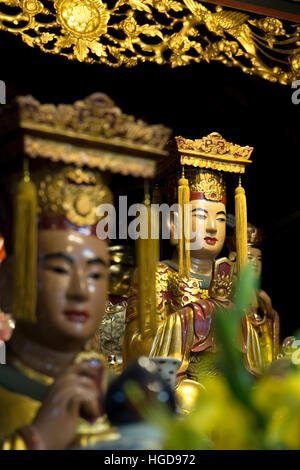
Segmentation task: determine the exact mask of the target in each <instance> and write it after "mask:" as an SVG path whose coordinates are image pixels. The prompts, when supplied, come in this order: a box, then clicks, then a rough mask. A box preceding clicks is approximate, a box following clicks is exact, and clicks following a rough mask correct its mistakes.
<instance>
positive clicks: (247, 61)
mask: <svg viewBox="0 0 300 470" xmlns="http://www.w3.org/2000/svg"><path fill="white" fill-rule="evenodd" d="M280 1H281V0H276V2H280ZM212 3H213V4H214V5H212ZM216 3H217V2H216V1H212V2H205V3H204V2H199V1H196V0H143V1H141V0H106V1H102V0H50V1H47V2H46V1H45V0H0V29H1V30H4V31H9V32H10V33H12V34H15V35H18V36H20V37H21V38H22V40H23V41H24V42H26V43H27V44H28V45H29V46H31V47H34V46H38V47H39V48H40V49H41V50H42V51H43V52H46V53H52V54H60V55H63V56H65V57H67V58H69V59H77V60H79V61H80V62H88V63H93V62H100V63H104V64H107V65H110V66H112V67H118V66H120V65H126V66H128V67H130V66H134V65H136V64H138V63H141V62H153V63H156V64H159V65H161V64H169V65H171V66H172V67H176V66H183V65H188V64H190V63H193V62H196V63H199V62H202V61H206V62H211V61H218V62H221V63H223V64H225V65H228V66H233V65H234V66H237V67H239V68H240V69H241V70H242V71H243V72H245V73H249V74H254V75H259V76H261V77H262V78H265V79H267V80H270V81H272V82H279V83H282V84H290V83H292V82H293V81H294V80H296V79H299V78H300V48H299V41H300V20H299V21H298V22H297V19H296V20H295V21H289V22H288V21H283V20H281V19H279V18H280V15H279V18H278V17H275V16H264V15H263V13H261V14H260V15H259V14H255V13H252V12H253V11H257V12H260V11H261V12H263V11H266V13H267V12H268V11H270V12H275V13H276V10H268V9H260V10H259V9H258V7H255V8H256V9H253V8H249V10H248V11H240V10H237V9H232V8H229V7H228V5H235V4H236V5H245V4H246V3H245V2H234V1H231V2H229V1H227V2H222V1H220V3H221V4H222V3H223V4H225V5H227V6H225V7H223V6H220V5H217V6H216V5H215V4H216ZM253 3H254V2H253ZM255 3H256V4H257V2H255ZM247 4H251V2H250V1H248V2H247ZM282 17H283V18H290V17H291V18H292V17H293V15H283V16H282ZM294 17H295V18H298V15H294ZM299 18H300V13H299Z"/></svg>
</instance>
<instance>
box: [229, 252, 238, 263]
mask: <svg viewBox="0 0 300 470" xmlns="http://www.w3.org/2000/svg"><path fill="white" fill-rule="evenodd" d="M229 259H230V261H232V262H233V263H235V262H236V251H231V252H230V253H229Z"/></svg>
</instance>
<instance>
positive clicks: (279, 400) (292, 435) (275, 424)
mask: <svg viewBox="0 0 300 470" xmlns="http://www.w3.org/2000/svg"><path fill="white" fill-rule="evenodd" d="M253 400H254V403H255V405H256V406H257V408H258V409H259V410H260V411H261V413H262V414H263V415H264V416H265V418H266V419H267V421H268V424H267V435H266V440H267V442H268V443H269V444H270V446H272V447H274V446H283V447H286V448H288V449H299V448H300V374H299V372H292V373H290V374H289V375H287V376H286V377H284V378H274V377H265V378H264V379H261V380H260V382H259V383H258V384H257V386H256V387H255V388H254V389H253Z"/></svg>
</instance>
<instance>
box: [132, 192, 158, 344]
mask: <svg viewBox="0 0 300 470" xmlns="http://www.w3.org/2000/svg"><path fill="white" fill-rule="evenodd" d="M144 204H145V206H146V213H145V214H142V217H141V224H140V227H141V230H142V227H145V226H146V227H147V237H146V238H139V239H138V242H137V268H138V269H137V276H138V279H137V280H138V298H137V302H138V312H139V317H138V318H139V331H140V333H141V335H142V337H144V336H145V335H146V334H147V332H149V330H150V332H151V336H154V335H155V333H156V330H157V319H156V316H157V315H156V268H157V263H158V261H159V238H158V235H159V233H158V230H159V229H158V226H157V214H155V213H154V210H153V209H152V208H151V204H150V196H149V193H148V192H146V197H145V202H144ZM144 216H145V217H144ZM151 226H152V234H151ZM155 235H156V236H157V238H154V236H155ZM152 236H153V238H152Z"/></svg>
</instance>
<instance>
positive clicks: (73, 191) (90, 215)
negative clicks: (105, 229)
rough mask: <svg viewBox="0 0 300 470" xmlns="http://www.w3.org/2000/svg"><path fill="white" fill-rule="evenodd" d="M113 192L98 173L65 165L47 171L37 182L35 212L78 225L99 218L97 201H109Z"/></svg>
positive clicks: (87, 223) (93, 222)
mask: <svg viewBox="0 0 300 470" xmlns="http://www.w3.org/2000/svg"><path fill="white" fill-rule="evenodd" d="M112 202H113V195H112V192H111V191H110V189H109V188H108V186H106V185H105V184H104V182H103V177H102V176H101V174H100V173H99V172H96V171H95V170H94V171H91V170H89V169H83V168H76V167H72V166H68V167H65V168H63V169H61V170H59V171H54V172H49V171H47V174H46V175H44V176H43V178H42V179H40V181H39V183H38V204H39V213H40V214H42V216H43V218H45V217H51V216H57V215H58V214H59V215H60V216H61V217H64V218H65V219H67V220H68V221H70V222H71V223H72V224H76V225H78V226H83V225H88V226H90V225H94V224H96V222H97V221H99V217H98V216H97V209H98V207H99V205H100V204H108V203H110V204H112Z"/></svg>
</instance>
